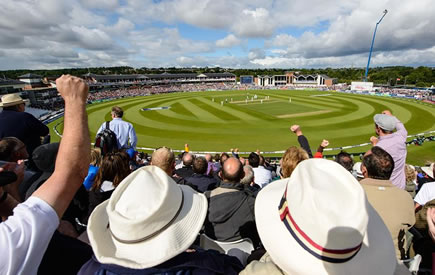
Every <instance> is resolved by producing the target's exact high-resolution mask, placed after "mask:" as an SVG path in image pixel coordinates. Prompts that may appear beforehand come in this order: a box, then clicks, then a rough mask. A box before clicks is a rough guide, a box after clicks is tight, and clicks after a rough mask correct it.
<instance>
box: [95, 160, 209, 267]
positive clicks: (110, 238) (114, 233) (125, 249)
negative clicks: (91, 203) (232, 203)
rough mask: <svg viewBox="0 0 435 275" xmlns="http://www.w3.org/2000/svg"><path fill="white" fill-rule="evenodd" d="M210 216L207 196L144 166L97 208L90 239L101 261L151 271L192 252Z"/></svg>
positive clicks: (156, 168)
mask: <svg viewBox="0 0 435 275" xmlns="http://www.w3.org/2000/svg"><path fill="white" fill-rule="evenodd" d="M206 214H207V199H206V198H205V196H204V195H203V194H199V193H197V192H195V191H194V190H193V189H192V188H190V187H189V186H184V185H178V184H176V183H175V182H174V181H173V180H172V179H171V178H170V177H169V176H168V175H167V174H166V173H165V172H164V171H163V170H161V169H160V168H158V167H156V166H146V167H143V168H140V169H138V170H136V171H135V172H133V173H132V174H130V175H129V176H128V177H126V178H125V179H124V180H123V181H122V182H121V183H120V185H119V186H118V187H117V188H116V189H115V191H114V192H113V194H112V196H111V197H110V199H109V200H107V201H105V202H103V203H101V204H100V205H98V206H97V207H96V208H95V210H94V211H93V212H92V214H91V216H90V218H89V223H88V235H89V240H90V243H91V245H92V249H93V251H94V254H95V257H96V258H97V260H98V261H99V262H101V263H105V264H115V265H120V266H123V267H128V268H135V269H143V268H149V267H153V266H156V265H158V264H161V263H163V262H165V261H167V260H169V259H171V258H173V257H174V256H176V255H178V254H180V253H182V252H184V251H185V250H186V249H187V248H189V246H190V245H191V244H192V243H193V242H194V241H195V238H196V237H197V235H198V232H199V230H200V229H201V227H202V225H203V222H204V219H205V216H206Z"/></svg>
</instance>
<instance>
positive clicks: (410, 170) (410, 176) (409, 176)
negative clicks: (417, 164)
mask: <svg viewBox="0 0 435 275" xmlns="http://www.w3.org/2000/svg"><path fill="white" fill-rule="evenodd" d="M405 177H406V181H407V182H412V181H415V180H416V179H417V171H415V168H414V167H413V166H412V165H409V164H406V165H405Z"/></svg>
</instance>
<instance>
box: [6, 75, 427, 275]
mask: <svg viewBox="0 0 435 275" xmlns="http://www.w3.org/2000/svg"><path fill="white" fill-rule="evenodd" d="M56 85H57V89H58V91H59V93H60V95H61V96H62V98H63V99H64V102H65V114H64V133H63V137H62V140H61V142H60V143H50V142H49V140H47V138H45V139H44V142H42V137H44V136H46V135H47V134H48V130H47V129H46V127H44V125H41V124H39V123H38V120H36V119H35V118H32V117H31V116H30V115H27V114H25V112H24V108H25V101H24V100H22V99H21V98H20V97H19V96H18V95H14V96H13V97H11V96H9V97H5V96H3V97H2V99H1V103H0V107H3V109H4V111H3V112H2V113H0V161H1V163H0V167H1V168H0V215H1V218H2V220H1V223H0V240H1V243H2V246H1V248H0V249H1V255H2V260H1V261H2V264H1V266H0V274H174V275H175V274H186V275H187V274H268V275H270V274H382V275H383V274H411V272H420V273H419V274H431V272H432V264H433V259H434V258H435V257H434V255H435V254H434V252H435V251H434V249H435V245H434V242H435V179H434V172H435V167H434V164H432V165H430V166H426V167H414V166H412V165H408V164H406V156H407V151H406V145H405V142H406V136H407V131H406V128H405V127H404V125H403V123H402V122H401V121H400V120H399V119H397V118H396V117H395V116H394V114H392V113H391V112H390V111H389V110H385V111H383V112H382V113H381V114H376V115H375V116H374V118H373V122H374V133H375V134H376V136H373V137H367V140H370V142H371V143H372V147H371V148H370V149H369V150H368V151H367V152H366V153H365V155H364V157H363V158H362V161H361V162H360V163H354V160H353V158H352V157H351V155H350V154H348V153H347V152H340V153H339V154H338V155H337V156H336V158H335V161H332V160H326V159H324V158H323V150H324V149H325V148H326V147H327V146H328V145H329V141H328V140H323V141H322V142H321V144H319V145H318V147H317V149H316V151H314V150H313V151H312V149H311V147H310V144H309V139H308V137H306V136H305V135H304V134H303V132H302V129H303V125H302V126H301V125H292V126H291V127H289V135H292V136H293V135H294V138H295V139H297V141H298V143H299V145H300V146H291V147H289V148H288V149H287V150H286V151H285V153H284V154H283V156H282V158H281V159H280V161H279V163H270V162H269V161H268V159H267V158H265V157H264V156H263V155H261V154H260V151H256V152H251V153H250V154H249V155H248V156H242V155H240V154H239V152H238V149H234V150H231V154H227V153H225V152H223V153H221V154H217V155H215V156H212V155H210V154H206V155H195V154H192V153H191V152H190V149H189V146H188V145H187V144H186V145H185V152H184V153H182V154H180V155H177V156H176V155H175V154H174V152H173V151H172V150H171V149H170V148H167V147H161V148H156V149H155V151H154V152H153V153H152V155H151V156H148V155H147V154H144V153H142V152H137V151H136V150H135V145H136V143H137V137H136V134H135V131H134V128H132V125H131V124H129V123H128V122H125V121H123V120H122V116H123V110H122V109H121V108H119V107H113V108H112V120H111V121H110V122H108V123H107V124H106V123H105V124H103V125H101V127H100V129H99V130H98V132H99V135H98V137H99V138H100V141H101V142H100V143H98V146H96V147H95V148H90V146H89V144H90V142H91V141H90V139H89V129H88V123H87V114H86V110H85V107H86V104H87V103H88V101H94V100H102V99H108V98H112V97H116V96H117V95H118V96H119V94H120V92H122V94H129V96H139V95H142V96H143V95H149V94H153V93H166V92H175V90H173V89H172V88H170V87H166V88H165V87H158V88H150V89H139V88H138V89H129V90H122V91H121V90H119V91H106V92H99V93H94V94H92V95H88V85H87V84H86V83H85V82H84V81H83V80H81V79H79V78H76V77H72V76H69V75H64V76H62V77H60V78H58V79H57V80H56ZM216 85H218V86H219V85H220V84H216ZM189 87H191V86H189ZM207 87H208V88H209V89H218V88H219V89H221V88H224V87H214V86H213V87H212V86H209V85H207ZM191 88H192V89H198V90H204V87H195V88H193V87H191ZM228 88H229V89H234V87H233V86H228ZM179 91H186V87H183V88H181V87H180V90H179ZM18 119H21V120H26V121H28V124H20V123H17V122H16V120H18ZM19 125H22V126H19ZM18 126H19V127H18ZM108 138H115V139H116V140H114V141H113V142H112V143H106V141H108V140H106V139H108ZM229 138H230V137H229ZM259 147H261V145H259ZM425 272H426V273H425ZM414 274H416V273H414Z"/></svg>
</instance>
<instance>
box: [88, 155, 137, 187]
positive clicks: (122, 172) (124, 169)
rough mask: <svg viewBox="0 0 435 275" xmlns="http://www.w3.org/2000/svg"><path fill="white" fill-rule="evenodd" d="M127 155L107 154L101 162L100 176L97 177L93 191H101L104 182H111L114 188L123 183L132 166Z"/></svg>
mask: <svg viewBox="0 0 435 275" xmlns="http://www.w3.org/2000/svg"><path fill="white" fill-rule="evenodd" d="M129 159H130V157H129V156H128V154H127V153H125V152H116V153H107V154H106V155H105V156H104V158H103V161H102V162H101V166H100V169H98V174H97V176H96V177H95V184H94V185H93V186H92V188H91V190H97V191H98V190H99V189H100V187H101V185H102V184H103V182H104V181H106V180H107V181H111V182H112V184H113V186H115V187H116V186H118V184H120V183H121V181H122V180H123V179H124V178H125V177H127V176H128V175H129V174H130V172H131V171H130V165H129Z"/></svg>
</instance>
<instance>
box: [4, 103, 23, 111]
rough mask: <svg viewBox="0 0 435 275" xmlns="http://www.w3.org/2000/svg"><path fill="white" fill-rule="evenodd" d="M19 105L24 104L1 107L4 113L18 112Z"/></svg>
mask: <svg viewBox="0 0 435 275" xmlns="http://www.w3.org/2000/svg"><path fill="white" fill-rule="evenodd" d="M21 104H24V103H20V104H16V105H12V106H7V107H3V110H5V111H18V106H20V105H21Z"/></svg>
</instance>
